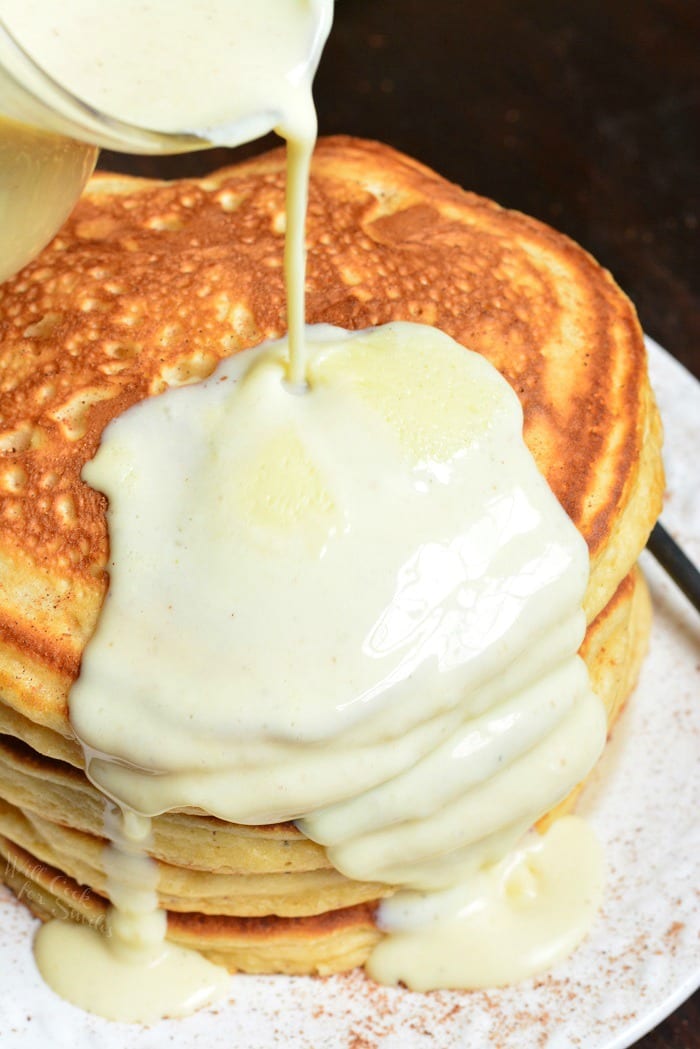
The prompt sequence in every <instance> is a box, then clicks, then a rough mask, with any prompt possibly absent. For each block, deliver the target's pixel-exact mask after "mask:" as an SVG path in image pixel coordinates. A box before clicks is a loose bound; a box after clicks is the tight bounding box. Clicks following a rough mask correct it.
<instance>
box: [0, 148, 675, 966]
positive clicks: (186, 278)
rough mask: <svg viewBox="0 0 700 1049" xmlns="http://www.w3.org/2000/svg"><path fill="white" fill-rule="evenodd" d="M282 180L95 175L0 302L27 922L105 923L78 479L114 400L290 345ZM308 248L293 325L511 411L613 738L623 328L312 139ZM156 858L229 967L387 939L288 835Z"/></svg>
mask: <svg viewBox="0 0 700 1049" xmlns="http://www.w3.org/2000/svg"><path fill="white" fill-rule="evenodd" d="M284 185H285V159H284V153H283V151H281V150H280V151H275V152H273V153H270V154H267V155H266V156H264V157H261V158H258V159H256V160H253V161H249V162H247V163H244V164H242V165H240V166H238V167H235V168H230V169H226V170H223V171H220V172H218V173H216V174H213V175H211V176H209V177H207V178H204V179H199V180H184V181H178V182H171V183H164V182H152V181H147V180H139V179H131V178H124V177H118V176H104V175H102V176H97V177H95V178H94V179H93V180H92V182H91V183H90V185H89V186H88V189H87V192H86V194H85V195H84V198H83V200H82V201H81V203H80V204H79V205H78V207H77V209H76V210H75V212H74V214H73V216H72V217H71V219H70V220H69V222H68V223H67V224H66V226H65V227H64V228H63V230H62V231H61V232H60V234H59V235H58V236H57V237H56V239H55V240H54V241H53V242H52V244H50V245H49V247H48V248H47V249H46V250H45V251H44V252H43V254H42V255H41V256H40V257H39V258H38V259H37V260H36V261H35V262H33V263H32V264H31V265H30V266H28V267H27V268H26V269H25V270H23V271H22V272H21V273H20V274H19V275H18V276H16V277H15V278H14V279H13V280H11V281H9V282H7V283H6V284H5V285H3V286H0V376H1V380H2V385H1V391H2V392H1V394H0V398H1V399H0V853H1V854H2V857H3V859H2V860H0V871H1V872H2V876H3V877H4V880H5V881H6V882H7V883H8V884H9V885H10V886H11V887H12V888H14V889H15V891H16V892H17V894H18V895H19V896H20V897H21V898H22V899H23V900H24V902H25V903H26V904H27V905H28V906H29V907H31V909H32V910H33V911H34V912H35V913H36V914H37V915H39V916H40V917H41V918H47V917H49V916H52V915H58V916H61V917H68V916H71V917H74V918H77V919H78V920H83V921H88V922H91V923H94V924H96V925H99V924H100V923H101V921H102V920H103V916H104V913H105V910H106V907H107V903H108V901H107V899H106V896H105V876H104V872H103V868H102V862H101V851H102V848H103V845H104V832H103V811H104V799H103V798H102V796H101V795H100V794H99V792H98V791H97V790H95V788H94V787H93V786H92V785H91V784H90V783H89V782H88V781H87V779H86V777H85V775H84V772H83V755H82V751H81V748H80V746H79V745H78V743H77V742H76V740H75V738H74V736H73V734H72V730H71V726H70V722H69V715H68V695H69V690H70V687H71V684H72V682H73V681H74V680H75V678H76V676H77V674H78V673H79V668H80V659H81V653H82V650H83V647H84V645H85V644H86V641H87V639H88V638H89V637H90V634H91V632H92V630H93V629H94V626H95V623H96V621H97V618H98V616H99V613H100V607H101V605H102V602H103V600H104V597H105V593H106V589H107V584H108V578H107V575H106V572H105V565H106V563H107V557H108V536H107V530H106V524H105V499H104V497H103V496H102V495H100V494H98V493H97V492H95V491H93V490H91V489H90V488H89V487H88V486H87V485H86V484H84V483H83V482H82V481H81V479H80V471H81V469H82V467H83V465H84V464H85V463H86V462H87V461H88V460H89V459H90V458H91V457H92V456H93V454H94V453H95V450H96V448H97V446H98V443H99V440H100V435H101V433H102V431H103V429H104V427H105V426H106V425H107V423H108V422H109V421H110V420H111V419H113V418H114V417H115V416H116V415H118V414H119V413H120V412H122V411H124V409H126V408H127V407H128V406H130V405H132V404H134V403H136V402H137V401H139V400H142V399H143V398H145V397H148V396H150V395H153V394H157V393H159V392H161V391H163V390H165V389H166V388H167V387H169V386H173V385H179V384H183V383H188V382H193V381H196V380H198V379H201V378H203V377H205V376H206V375H208V374H209V373H210V372H211V371H212V370H213V369H214V367H215V365H216V364H217V362H218V361H219V360H220V359H221V358H222V357H225V356H228V355H230V354H232V353H235V352H236V351H238V350H240V349H243V348H246V347H249V346H253V345H255V344H257V343H259V342H261V341H263V340H264V339H267V338H276V337H278V336H280V335H281V334H282V333H283V332H284V330H285V328H286V322H285V294H284V283H283V271H282V251H283V239H284V226H285V221H284ZM307 244H308V250H309V268H308V278H307V320H308V322H309V323H317V322H321V321H324V322H328V323H331V324H335V325H339V326H341V327H345V328H351V329H357V328H365V327H369V326H372V325H377V324H382V323H385V322H388V321H392V320H407V321H418V322H421V323H425V324H432V325H435V326H436V327H438V328H441V329H443V330H444V331H445V332H447V333H448V334H449V335H451V336H452V337H453V338H455V339H457V340H458V341H459V342H461V343H463V344H464V345H465V346H468V347H470V348H471V349H472V350H476V351H478V352H479V353H482V354H483V355H484V356H485V357H487V358H488V359H489V360H490V361H491V362H492V363H493V364H494V365H495V366H496V367H497V368H498V369H499V371H501V373H502V374H503V375H504V376H505V377H506V379H507V380H508V381H509V382H510V384H511V385H512V387H513V388H514V389H515V391H516V393H517V394H518V396H519V398H520V400H521V402H522V406H523V409H524V416H525V438H526V441H527V443H528V445H529V447H530V449H531V450H532V452H533V454H534V457H535V459H536V461H537V463H538V466H539V468H540V469H541V471H542V472H543V473H544V475H545V476H546V478H547V479H548V481H549V484H550V486H551V487H552V489H553V491H554V493H555V494H556V496H557V497H558V499H559V500H560V502H561V503H562V505H563V506H564V508H565V510H566V511H567V513H568V514H569V516H570V517H571V518H572V520H573V521H574V523H575V524H576V526H577V527H578V528H579V530H580V531H581V533H582V534H583V536H584V537H585V539H586V541H587V543H588V546H589V549H590V555H591V576H590V582H589V586H588V590H587V593H586V602H585V607H586V613H587V618H588V623H589V628H588V633H587V635H586V639H585V642H584V645H583V648H582V654H583V656H584V658H585V660H586V662H587V664H588V666H589V669H590V672H591V676H592V680H593V684H594V688H595V689H596V691H597V692H598V693H599V695H601V697H602V698H603V700H604V702H605V704H606V706H607V709H608V712H609V721H610V723H612V722H613V721H614V719H615V717H616V716H617V714H618V712H619V710H620V708H621V705H622V704H623V702H624V700H625V698H626V697H627V695H628V694H629V692H630V689H631V688H632V686H633V684H634V680H635V678H636V675H637V672H638V669H639V665H640V662H641V659H642V656H643V653H644V650H645V647H646V641H647V636H648V630H649V621H650V608H649V601H648V595H647V593H646V589H645V587H644V583H643V581H642V579H641V576H640V575H639V573H638V570H637V569H636V568H635V562H636V559H637V556H638V554H639V552H640V550H641V549H642V547H643V546H644V543H645V542H646V539H647V536H648V534H649V531H650V529H651V527H652V525H653V523H654V521H655V519H656V516H657V514H658V512H659V508H660V502H661V495H662V489H663V476H662V467H661V459H660V443H661V433H660V424H659V419H658V415H657V412H656V408H655V405H654V401H653V397H652V394H651V391H650V388H649V384H648V379H647V372H646V360H645V351H644V344H643V341H642V335H641V331H640V329H639V325H638V322H637V319H636V316H635V313H634V309H633V307H632V306H631V304H630V303H629V301H628V300H627V299H626V297H625V296H624V295H623V293H622V292H621V291H620V289H619V288H618V287H617V286H616V285H615V283H614V282H613V280H612V279H611V277H610V275H609V274H608V273H607V272H605V271H604V270H603V269H601V268H600V267H599V266H598V265H597V264H596V263H595V262H594V260H593V259H591V258H590V256H588V255H587V254H586V253H585V252H584V251H583V250H582V249H581V248H579V247H577V246H576V245H575V244H573V243H572V242H571V241H569V240H567V239H566V238H565V237H563V236H561V235H560V234H558V233H555V232H554V231H553V230H551V229H549V228H547V227H546V226H544V225H542V224H541V223H539V222H537V221H535V220H533V219H530V218H527V217H525V216H523V215H521V214H518V213H514V212H510V211H505V210H503V209H501V208H499V207H498V206H497V205H495V204H493V203H492V202H490V201H487V200H484V199H482V198H479V197H477V196H475V195H473V194H470V193H465V192H463V191H462V190H460V189H458V188H457V187H455V186H453V185H451V184H449V183H447V182H445V181H444V180H443V179H441V178H439V177H438V176H436V175H435V174H434V173H432V172H430V171H429V170H427V169H426V168H424V167H423V166H421V165H420V164H418V163H416V162H415V161H413V160H410V159H408V158H406V157H403V156H401V155H399V154H397V153H395V152H394V151H393V150H391V149H389V148H388V147H385V146H381V145H378V144H376V143H371V142H362V141H357V140H353V139H348V138H334V139H328V140H325V141H322V142H321V143H320V144H319V146H318V148H317V151H316V155H315V162H314V167H313V172H312V182H311V187H310V203H309V214H308V222H307ZM341 596H342V595H341ZM340 608H342V600H341V601H340ZM571 802H572V798H571V797H570V798H568V799H566V800H565V801H564V802H562V805H561V806H560V807H559V808H558V809H557V810H556V812H555V813H553V814H550V815H549V816H548V817H545V821H543V822H546V820H548V819H550V818H552V817H553V816H554V815H556V814H558V813H559V812H560V811H562V810H563V809H564V808H566V807H568V806H570V805H571ZM151 851H152V854H153V856H154V857H155V858H156V859H157V861H158V863H159V865H160V899H161V903H162V905H163V906H164V907H165V908H167V910H168V912H169V921H168V935H169V937H170V938H171V939H172V940H174V941H176V942H179V943H183V944H186V945H188V946H194V947H196V948H198V949H200V950H201V951H202V952H203V953H205V954H206V955H207V956H208V957H210V958H212V959H214V960H215V961H218V962H221V963H223V964H225V965H226V966H228V967H229V968H230V969H242V970H245V971H250V972H321V973H326V972H332V971H336V970H340V969H345V968H349V967H351V966H354V965H357V964H360V963H361V962H362V961H363V960H364V959H365V958H366V956H367V954H368V953H369V951H370V949H371V947H372V945H373V944H374V943H375V942H376V940H377V938H378V937H379V935H380V933H379V932H378V931H377V929H376V926H375V922H374V914H375V910H376V901H377V900H378V899H379V898H380V897H381V896H382V895H385V894H387V893H389V892H390V891H391V889H390V887H386V886H379V885H376V884H366V883H359V882H354V881H351V880H349V879H347V878H345V877H343V876H342V875H341V874H339V873H338V872H337V871H335V870H334V869H333V868H332V866H331V865H330V863H329V861H328V859H327V857H326V855H325V852H324V850H323V848H322V847H320V846H318V845H316V844H314V843H312V842H310V841H308V840H307V839H305V838H304V837H303V836H302V834H301V833H300V832H299V831H297V830H296V828H295V827H294V826H292V825H291V824H284V825H275V826H268V827H258V828H255V827H242V826H236V825H232V824H227V823H225V822H224V821H222V820H219V819H216V818H213V817H211V816H208V815H205V814H203V813H199V812H195V811H183V812H173V813H168V814H166V815H163V816H160V817H157V818H156V820H155V821H154V837H153V847H152V850H151Z"/></svg>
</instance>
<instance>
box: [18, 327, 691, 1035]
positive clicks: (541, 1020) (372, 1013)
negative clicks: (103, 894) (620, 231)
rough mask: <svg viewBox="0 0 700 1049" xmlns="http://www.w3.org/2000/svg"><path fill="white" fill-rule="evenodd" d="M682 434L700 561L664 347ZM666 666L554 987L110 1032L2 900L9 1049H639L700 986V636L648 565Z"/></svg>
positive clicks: (619, 736) (246, 1007)
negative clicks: (44, 966) (596, 900)
mask: <svg viewBox="0 0 700 1049" xmlns="http://www.w3.org/2000/svg"><path fill="white" fill-rule="evenodd" d="M650 354H651V368H652V377H653V382H654V386H655V389H656V391H657V395H658V399H659V402H660V404H661V408H662V413H663V415H664V420H665V426H666V465H667V473H668V499H667V506H666V509H665V511H664V522H665V524H666V527H667V528H668V529H669V530H670V531H672V532H673V533H674V534H675V536H676V538H677V539H678V540H679V542H680V543H681V544H682V545H683V546H684V547H685V548H686V549H687V550H688V551H689V552H690V553H691V554H692V555H693V556H694V557H695V559H696V560H697V559H700V491H699V489H698V484H697V477H698V472H697V457H698V454H699V450H700V385H699V384H698V383H697V382H695V380H694V379H693V378H692V376H690V375H689V374H688V372H686V371H685V370H684V369H683V368H682V367H681V366H680V365H679V364H677V363H676V362H675V361H674V360H673V359H672V358H671V357H669V356H668V355H667V354H665V353H664V352H663V351H662V350H660V349H659V347H657V346H655V345H654V344H650ZM644 568H645V570H646V571H647V575H648V578H649V581H650V583H651V586H652V590H653V596H654V602H655V606H656V619H655V624H654V632H653V637H652V644H651V651H650V655H649V658H648V659H647V662H646V664H645V666H644V671H643V674H642V678H641V681H640V683H639V687H638V689H637V691H636V692H635V694H634V697H633V699H632V701H631V702H630V703H629V705H628V707H627V710H626V711H625V713H624V715H623V717H622V719H621V721H620V723H619V726H618V727H617V729H616V731H615V734H614V738H613V739H612V741H611V743H610V745H609V747H608V748H607V749H606V752H605V756H604V758H603V761H602V763H601V765H600V768H599V770H598V771H597V773H596V776H595V779H594V781H593V782H592V783H591V785H590V788H589V789H588V790H587V791H586V795H585V797H584V799H583V801H582V803H581V806H580V811H583V812H584V813H585V814H586V815H588V817H589V818H590V819H591V820H592V822H593V823H594V825H595V827H596V828H597V830H598V833H599V835H600V837H601V839H602V840H603V841H604V842H605V846H606V852H607V858H608V863H609V868H610V871H609V881H608V888H607V894H606V900H605V905H604V908H603V911H602V913H601V914H600V916H599V918H598V920H597V922H596V924H595V926H594V928H593V930H592V932H591V935H590V936H589V937H588V939H587V940H586V942H585V943H584V944H583V945H582V947H580V948H579V950H578V951H577V952H576V953H575V954H574V955H573V957H572V958H570V959H569V960H568V961H567V962H566V963H565V964H564V965H561V966H559V967H558V968H557V969H556V970H555V971H553V972H552V973H551V974H550V975H548V976H547V977H546V978H544V979H540V980H535V981H530V982H528V983H525V984H522V985H521V986H518V987H515V988H509V989H506V990H502V991H495V992H489V993H485V992H476V993H455V992H440V993H434V994H427V995H418V994H411V993H410V992H407V991H403V990H398V989H396V990H395V989H392V990H389V989H386V988H381V987H377V986H374V985H372V984H371V983H370V982H369V981H368V980H366V979H365V978H364V977H363V976H362V975H361V974H360V973H352V974H350V975H349V976H342V977H333V978H329V979H325V980H312V979H301V978H299V979H289V978H284V977H247V976H237V977H232V979H231V994H230V999H229V1001H228V1002H227V1003H226V1004H223V1005H221V1006H220V1007H219V1008H217V1009H214V1010H210V1011H208V1012H204V1013H200V1014H198V1015H196V1016H194V1017H191V1018H189V1019H187V1020H181V1021H166V1022H163V1023H161V1024H158V1025H155V1026H154V1027H151V1028H140V1027H126V1026H124V1025H120V1024H109V1023H106V1022H104V1021H102V1020H99V1019H97V1018H95V1017H93V1016H88V1015H86V1014H84V1013H81V1012H80V1011H78V1010H77V1009H74V1008H73V1007H72V1006H70V1005H67V1004H66V1003H65V1002H62V1001H60V1000H59V999H58V998H56V997H55V996H54V995H53V994H52V992H51V991H49V990H48V989H47V988H46V987H45V986H44V985H43V984H42V982H41V980H40V979H39V977H38V975H37V973H36V970H35V968H34V964H33V961H32V954H31V939H32V934H33V931H34V926H35V923H34V921H33V920H32V919H31V918H30V917H29V916H28V914H27V912H26V911H25V908H24V907H23V906H22V905H21V904H18V903H17V902H16V901H15V899H14V897H12V896H11V894H10V893H9V892H7V891H6V890H4V889H3V888H1V887H0V973H1V974H2V990H1V992H0V994H1V997H0V1042H1V1043H2V1046H3V1049H14V1047H19V1046H22V1047H23V1049H46V1047H48V1046H51V1047H52V1049H53V1047H56V1049H58V1047H62V1046H65V1047H66V1049H93V1047H95V1046H97V1045H99V1046H100V1047H101V1049H123V1047H124V1046H125V1045H127V1044H128V1045H129V1047H130V1049H155V1047H162V1046H164V1045H167V1044H169V1043H171V1042H175V1043H176V1044H177V1045H178V1046H179V1047H181V1049H195V1047H201V1049H231V1047H233V1046H235V1047H237V1049H282V1047H284V1049H302V1047H304V1049H305V1047H314V1049H320V1047H323V1049H336V1047H337V1049H341V1047H342V1049H375V1047H381V1049H389V1047H391V1049H414V1047H415V1049H422V1047H426V1049H427V1047H430V1049H442V1047H445V1049H446V1047H451V1046H456V1045H460V1046H465V1047H466V1046H470V1047H481V1046H486V1045H491V1046H498V1047H500V1049H535V1047H537V1049H571V1047H574V1046H575V1047H577V1049H624V1047H626V1046H629V1045H631V1044H632V1043H633V1042H634V1041H635V1040H636V1039H637V1038H639V1037H641V1035H642V1034H644V1033H645V1032H646V1031H648V1030H650V1029H651V1028H652V1027H653V1026H655V1025H656V1024H657V1023H658V1022H659V1021H660V1020H662V1019H663V1018H664V1017H665V1016H667V1015H668V1014H669V1013H670V1012H672V1010H673V1009H674V1008H675V1007H676V1006H677V1005H678V1004H679V1003H680V1002H682V1001H683V1000H684V998H686V997H687V996H688V995H689V994H691V993H692V991H693V990H694V989H695V988H696V987H697V986H698V985H700V947H699V942H700V903H699V902H698V896H697V888H698V885H700V821H698V819H697V814H698V812H699V811H700V796H699V795H700V789H699V788H700V783H699V779H698V775H697V765H698V762H697V759H698V753H699V751H698V736H699V735H700V695H699V690H698V666H699V664H700V619H699V618H698V616H697V614H696V613H695V612H694V611H693V609H692V608H691V606H690V605H689V604H688V602H686V601H685V599H684V598H683V597H682V596H681V595H679V594H678V592H677V591H676V590H675V589H674V587H673V585H672V584H671V583H670V582H669V581H668V580H667V579H666V578H665V576H664V574H663V573H662V572H661V571H660V569H658V567H657V565H656V564H655V563H654V562H653V561H652V560H651V558H650V557H648V556H646V555H645V558H644Z"/></svg>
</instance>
